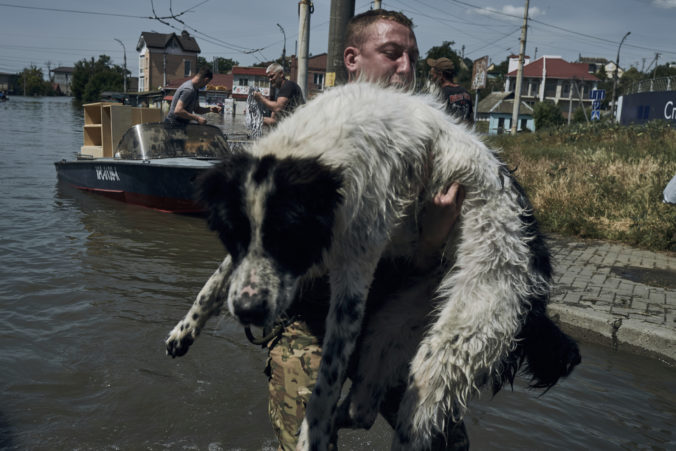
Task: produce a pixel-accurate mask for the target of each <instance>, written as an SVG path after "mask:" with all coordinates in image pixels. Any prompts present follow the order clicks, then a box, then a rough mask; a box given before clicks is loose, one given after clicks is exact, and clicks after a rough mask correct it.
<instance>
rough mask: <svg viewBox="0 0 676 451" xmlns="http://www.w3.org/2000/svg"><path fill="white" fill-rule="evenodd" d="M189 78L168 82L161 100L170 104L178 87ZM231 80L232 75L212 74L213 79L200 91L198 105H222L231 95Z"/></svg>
mask: <svg viewBox="0 0 676 451" xmlns="http://www.w3.org/2000/svg"><path fill="white" fill-rule="evenodd" d="M190 78H191V77H183V78H177V79H175V80H172V81H171V82H169V83H168V84H167V86H165V87H164V93H165V96H164V98H163V100H165V101H167V102H169V103H170V104H171V101H172V100H173V98H174V93H175V92H176V90H177V89H178V87H179V86H181V85H182V84H183V83H185V82H186V81H188V80H190ZM232 79H233V75H232V74H214V78H212V79H211V81H210V82H209V84H208V85H206V86H205V87H204V89H203V90H202V91H200V103H201V104H202V105H218V104H219V103H223V101H224V100H225V99H228V98H230V96H231V94H232Z"/></svg>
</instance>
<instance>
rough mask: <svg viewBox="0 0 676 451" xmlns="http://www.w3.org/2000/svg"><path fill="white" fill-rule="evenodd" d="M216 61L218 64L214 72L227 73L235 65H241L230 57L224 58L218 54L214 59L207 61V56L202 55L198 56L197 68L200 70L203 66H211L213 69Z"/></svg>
mask: <svg viewBox="0 0 676 451" xmlns="http://www.w3.org/2000/svg"><path fill="white" fill-rule="evenodd" d="M214 63H215V65H216V70H215V71H214V72H216V73H218V74H227V73H228V72H230V71H231V70H232V68H233V67H235V66H237V65H239V62H238V61H235V60H233V59H230V58H223V57H220V56H217V57H216V58H215V59H214V60H213V61H207V59H206V58H203V57H201V56H198V57H197V70H200V69H201V68H202V67H205V66H206V67H210V68H211V69H212V70H213V69H214Z"/></svg>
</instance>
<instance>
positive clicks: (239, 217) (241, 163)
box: [198, 154, 342, 326]
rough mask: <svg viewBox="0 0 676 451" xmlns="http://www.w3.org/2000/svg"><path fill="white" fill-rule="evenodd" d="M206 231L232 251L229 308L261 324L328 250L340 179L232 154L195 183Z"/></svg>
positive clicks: (308, 167)
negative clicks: (205, 213)
mask: <svg viewBox="0 0 676 451" xmlns="http://www.w3.org/2000/svg"><path fill="white" fill-rule="evenodd" d="M198 186H199V197H200V200H201V201H202V202H203V203H204V204H205V205H206V207H207V209H208V215H209V226H210V228H211V229H212V230H215V231H217V232H218V234H219V237H220V239H221V241H222V242H223V244H224V245H225V247H226V249H227V251H228V252H229V253H230V255H231V257H232V262H233V266H234V268H233V272H232V276H231V279H230V287H229V289H228V292H227V296H228V300H227V302H228V308H229V310H230V312H231V313H232V314H233V315H235V316H236V317H237V318H238V319H239V320H240V322H242V323H243V324H253V325H255V326H265V325H269V324H271V323H272V322H273V321H274V319H275V318H276V317H277V316H278V315H279V314H281V313H283V312H284V311H285V310H286V309H287V308H288V307H289V305H290V304H291V301H292V300H293V297H294V295H295V292H296V288H297V286H298V281H299V279H300V278H301V277H302V276H303V275H304V274H306V273H307V271H308V270H309V269H310V268H311V267H312V266H314V265H316V264H318V263H321V261H322V259H323V254H324V252H325V251H327V250H328V249H329V247H330V245H331V241H332V234H333V226H334V218H335V212H336V209H337V207H338V205H339V204H340V203H341V201H342V196H341V195H340V192H339V189H340V187H341V177H340V175H339V174H338V172H337V171H335V170H332V169H330V168H328V167H327V166H325V165H323V164H321V163H320V162H319V161H318V160H317V159H316V158H295V157H287V158H284V159H278V158H277V157H275V156H272V155H267V156H264V157H262V158H256V157H253V156H251V155H248V154H236V155H232V156H229V157H228V158H226V160H224V161H223V162H222V163H221V164H219V165H218V166H217V167H215V168H213V169H211V170H209V171H208V172H207V173H205V174H204V175H203V176H202V177H201V178H200V180H199V182H198Z"/></svg>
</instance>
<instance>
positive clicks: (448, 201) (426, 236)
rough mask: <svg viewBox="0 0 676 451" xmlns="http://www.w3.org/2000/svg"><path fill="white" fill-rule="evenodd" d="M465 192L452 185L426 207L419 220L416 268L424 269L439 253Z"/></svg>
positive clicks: (455, 219) (456, 185)
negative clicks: (419, 230) (419, 232)
mask: <svg viewBox="0 0 676 451" xmlns="http://www.w3.org/2000/svg"><path fill="white" fill-rule="evenodd" d="M464 199H465V190H464V189H463V187H462V186H461V185H460V184H459V183H456V182H454V183H452V184H451V186H450V187H449V188H448V190H447V191H446V192H440V193H437V194H436V195H435V196H434V199H433V202H432V204H431V205H428V206H427V208H426V209H425V211H424V212H423V216H422V219H421V225H422V227H421V234H420V246H419V249H418V255H417V259H416V260H417V262H418V266H419V267H420V268H421V269H423V268H426V267H427V266H428V265H429V263H430V261H431V260H433V259H432V257H435V255H436V253H437V252H439V251H440V250H441V249H442V247H443V246H444V244H445V243H446V240H447V239H448V235H449V233H450V232H451V229H452V228H453V226H454V225H455V222H456V221H457V220H458V216H460V208H461V207H462V201H463V200H464Z"/></svg>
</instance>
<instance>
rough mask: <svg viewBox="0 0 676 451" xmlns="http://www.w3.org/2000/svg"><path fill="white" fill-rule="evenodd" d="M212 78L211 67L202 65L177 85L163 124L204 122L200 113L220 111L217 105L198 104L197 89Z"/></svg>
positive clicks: (174, 124) (205, 121)
mask: <svg viewBox="0 0 676 451" xmlns="http://www.w3.org/2000/svg"><path fill="white" fill-rule="evenodd" d="M213 78H214V74H213V72H212V71H211V69H209V68H208V67H203V68H202V69H200V70H199V71H198V72H197V73H196V74H195V76H194V77H192V78H191V79H190V80H188V81H186V82H185V83H183V84H182V85H181V86H179V88H178V89H177V90H176V92H175V93H174V98H173V99H172V101H171V107H170V108H169V114H167V117H166V118H165V119H164V122H165V124H168V125H172V126H176V125H184V124H189V123H190V122H191V121H196V122H197V123H198V124H206V123H207V120H206V119H205V118H204V117H202V116H199V115H200V114H205V113H209V112H211V113H220V112H221V110H222V108H221V107H219V106H212V107H208V108H202V107H201V106H200V105H199V90H200V89H202V88H203V87H205V86H206V85H208V84H209V82H210V81H211V80H212V79H213Z"/></svg>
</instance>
